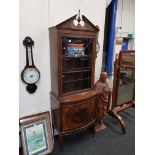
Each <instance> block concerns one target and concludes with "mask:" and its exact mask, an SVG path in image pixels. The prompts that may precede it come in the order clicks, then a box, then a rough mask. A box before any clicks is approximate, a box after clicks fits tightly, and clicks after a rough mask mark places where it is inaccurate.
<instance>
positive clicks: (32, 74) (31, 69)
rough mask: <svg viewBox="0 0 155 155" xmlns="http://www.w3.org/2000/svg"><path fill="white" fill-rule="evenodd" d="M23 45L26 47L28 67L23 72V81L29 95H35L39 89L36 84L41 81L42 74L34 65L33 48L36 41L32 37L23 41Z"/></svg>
mask: <svg viewBox="0 0 155 155" xmlns="http://www.w3.org/2000/svg"><path fill="white" fill-rule="evenodd" d="M23 45H24V46H25V47H26V66H25V68H24V69H23V71H22V72H21V79H22V81H23V82H24V83H25V84H27V86H26V90H27V91H28V92H29V93H34V92H35V91H36V89H37V85H36V83H37V82H38V81H39V79H40V72H39V70H38V69H37V68H36V66H35V65H34V61H33V51H32V46H33V45H34V41H33V40H32V39H31V38H30V37H26V38H25V39H24V40H23Z"/></svg>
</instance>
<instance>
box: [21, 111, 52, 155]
mask: <svg viewBox="0 0 155 155" xmlns="http://www.w3.org/2000/svg"><path fill="white" fill-rule="evenodd" d="M20 132H21V144H22V152H23V155H44V154H48V153H50V152H51V151H52V148H53V139H52V129H51V122H50V114H49V112H44V113H40V114H36V115H31V116H26V117H23V118H21V119H20Z"/></svg>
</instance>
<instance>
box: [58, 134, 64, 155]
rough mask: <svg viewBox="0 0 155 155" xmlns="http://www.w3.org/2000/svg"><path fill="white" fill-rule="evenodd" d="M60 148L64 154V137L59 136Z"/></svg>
mask: <svg viewBox="0 0 155 155" xmlns="http://www.w3.org/2000/svg"><path fill="white" fill-rule="evenodd" d="M59 148H60V152H63V137H62V135H59Z"/></svg>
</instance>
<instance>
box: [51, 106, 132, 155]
mask: <svg viewBox="0 0 155 155" xmlns="http://www.w3.org/2000/svg"><path fill="white" fill-rule="evenodd" d="M120 115H121V116H122V118H123V120H124V121H125V124H126V130H127V133H126V134H125V135H122V132H121V128H120V126H119V124H118V122H117V121H116V120H115V119H114V118H112V117H111V116H106V117H105V118H104V123H105V124H106V126H107V128H106V129H105V130H102V131H101V132H99V133H97V134H96V135H95V137H92V136H91V133H90V131H88V130H84V131H82V132H80V133H76V134H73V135H69V136H66V137H65V138H64V150H63V152H60V151H59V145H58V140H57V138H55V143H54V150H53V152H52V153H50V154H49V155H134V154H135V110H134V108H129V109H127V110H125V111H123V112H121V113H120Z"/></svg>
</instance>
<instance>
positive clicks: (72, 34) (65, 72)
mask: <svg viewBox="0 0 155 155" xmlns="http://www.w3.org/2000/svg"><path fill="white" fill-rule="evenodd" d="M75 18H76V15H75V16H73V17H71V18H69V19H67V20H66V21H64V22H62V23H60V24H58V25H56V26H55V27H51V28H49V36H50V57H51V66H50V67H51V90H52V91H51V110H52V114H53V125H54V128H55V129H56V130H57V131H58V135H59V143H60V147H61V148H62V137H63V136H65V135H68V134H71V133H74V132H78V131H81V130H83V129H86V128H89V127H91V128H92V129H94V126H95V124H96V108H97V107H96V106H97V104H96V100H97V92H96V91H95V89H94V70H95V59H96V42H97V36H98V31H99V29H98V27H96V26H94V25H93V24H92V23H91V22H90V21H89V20H88V19H87V18H86V17H85V16H82V19H83V21H84V22H85V25H84V26H80V25H78V26H75V25H74V24H73V20H74V19H75ZM92 131H93V134H94V130H92Z"/></svg>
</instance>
